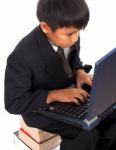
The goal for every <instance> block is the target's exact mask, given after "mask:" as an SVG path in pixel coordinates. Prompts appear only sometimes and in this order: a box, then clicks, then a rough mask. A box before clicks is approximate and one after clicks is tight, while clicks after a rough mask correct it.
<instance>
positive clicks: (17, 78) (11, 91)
mask: <svg viewBox="0 0 116 150" xmlns="http://www.w3.org/2000/svg"><path fill="white" fill-rule="evenodd" d="M31 78H32V76H31V70H30V68H29V66H28V65H27V64H26V62H24V59H23V58H22V57H21V56H20V57H19V56H16V55H15V54H14V53H12V54H11V55H10V56H9V57H8V61H7V66H6V72H5V108H6V110H7V111H8V112H10V113H12V114H26V113H30V112H32V111H33V110H35V109H36V108H37V107H38V106H40V107H44V106H45V105H46V99H47V95H48V91H47V90H44V89H32V87H31V84H32V83H31Z"/></svg>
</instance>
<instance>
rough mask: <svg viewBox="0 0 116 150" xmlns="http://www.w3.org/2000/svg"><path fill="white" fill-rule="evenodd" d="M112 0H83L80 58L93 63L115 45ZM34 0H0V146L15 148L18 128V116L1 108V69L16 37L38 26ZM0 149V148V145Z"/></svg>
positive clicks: (115, 7)
mask: <svg viewBox="0 0 116 150" xmlns="http://www.w3.org/2000/svg"><path fill="white" fill-rule="evenodd" d="M115 1H116V0H87V3H88V5H89V8H90V13H91V17H90V21H89V24H88V26H87V28H86V29H85V30H84V31H82V32H81V58H82V60H83V62H84V63H89V64H92V65H93V66H94V62H95V61H96V60H97V59H99V58H100V57H101V56H103V55H104V54H106V53H107V52H109V51H110V50H111V49H113V48H114V47H116V29H115V28H116V2H115ZM36 4H37V0H0V147H3V150H11V149H12V150H16V147H15V146H14V145H13V134H12V132H14V131H16V130H17V129H18V128H19V116H16V115H11V114H9V113H7V112H6V111H5V109H4V70H5V66H6V58H7V57H8V55H9V54H10V53H11V51H12V50H13V49H14V47H15V46H16V44H17V43H18V42H19V40H20V39H21V38H22V37H23V36H25V35H26V34H27V33H28V32H30V31H31V30H32V29H33V28H34V27H35V26H37V25H38V21H37V18H36V15H35V14H36ZM0 149H1V148H0Z"/></svg>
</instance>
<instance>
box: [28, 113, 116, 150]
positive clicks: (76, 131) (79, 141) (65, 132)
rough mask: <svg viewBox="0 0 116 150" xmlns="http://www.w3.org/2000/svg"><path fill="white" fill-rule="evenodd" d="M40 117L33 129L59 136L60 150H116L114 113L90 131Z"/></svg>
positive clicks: (115, 120) (115, 118)
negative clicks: (60, 140)
mask: <svg viewBox="0 0 116 150" xmlns="http://www.w3.org/2000/svg"><path fill="white" fill-rule="evenodd" d="M37 115H38V114H37ZM40 116H41V123H40V122H38V123H37V122H36V124H34V126H33V127H36V128H39V129H42V130H45V131H47V132H51V133H55V134H58V135H60V136H61V139H62V142H61V146H60V150H116V112H113V113H112V114H111V115H110V116H109V117H107V118H106V119H105V120H103V121H102V122H101V123H100V124H99V125H98V126H97V127H95V128H94V129H92V130H91V131H86V130H83V129H80V128H77V127H74V126H71V125H68V124H65V123H62V122H59V121H56V120H53V119H50V118H47V117H44V116H42V115H39V117H40ZM33 123H34V120H33ZM31 124H32V120H31ZM28 125H29V122H28Z"/></svg>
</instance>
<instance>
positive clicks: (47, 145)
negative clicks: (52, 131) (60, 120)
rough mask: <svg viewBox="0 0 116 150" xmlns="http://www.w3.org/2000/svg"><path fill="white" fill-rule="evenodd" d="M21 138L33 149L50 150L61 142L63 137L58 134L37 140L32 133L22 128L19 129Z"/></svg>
mask: <svg viewBox="0 0 116 150" xmlns="http://www.w3.org/2000/svg"><path fill="white" fill-rule="evenodd" d="M18 137H19V139H20V140H21V141H22V142H23V143H25V144H26V145H27V146H28V147H29V148H30V149H32V150H50V149H51V148H54V147H56V146H57V145H59V144H60V142H61V139H60V137H59V136H58V135H55V136H54V137H51V138H49V140H46V141H44V142H41V143H39V142H37V141H36V140H35V139H34V138H33V137H32V136H31V135H30V134H28V133H27V132H26V131H24V130H23V129H22V128H21V129H19V136H18Z"/></svg>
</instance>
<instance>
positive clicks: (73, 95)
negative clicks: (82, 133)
mask: <svg viewBox="0 0 116 150" xmlns="http://www.w3.org/2000/svg"><path fill="white" fill-rule="evenodd" d="M87 96H88V93H87V92H86V91H85V90H83V89H81V88H78V89H77V88H68V89H59V90H52V91H49V93H48V97H47V104H49V103H51V102H54V101H59V102H68V103H71V102H73V103H76V104H79V101H82V102H84V101H85V100H86V99H87Z"/></svg>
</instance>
